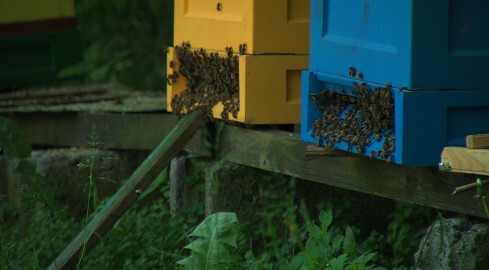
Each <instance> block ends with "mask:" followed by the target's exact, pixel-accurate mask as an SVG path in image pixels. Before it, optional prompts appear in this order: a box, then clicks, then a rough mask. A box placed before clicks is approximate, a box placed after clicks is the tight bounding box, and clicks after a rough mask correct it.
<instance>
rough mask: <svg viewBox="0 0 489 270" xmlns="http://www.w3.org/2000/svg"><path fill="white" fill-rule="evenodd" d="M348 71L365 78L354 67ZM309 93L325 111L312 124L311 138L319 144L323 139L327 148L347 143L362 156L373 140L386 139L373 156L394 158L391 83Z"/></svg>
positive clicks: (354, 85) (355, 85) (359, 84)
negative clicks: (380, 85)
mask: <svg viewBox="0 0 489 270" xmlns="http://www.w3.org/2000/svg"><path fill="white" fill-rule="evenodd" d="M348 74H349V75H350V76H352V77H355V78H363V74H361V73H360V74H361V75H360V76H359V72H357V71H356V69H355V68H353V67H350V69H349V72H348ZM309 96H310V98H311V100H312V102H313V104H314V105H315V106H316V108H317V109H318V110H320V111H323V112H324V113H323V116H322V117H320V118H319V119H318V120H317V121H316V122H314V123H313V125H312V133H311V137H313V138H317V144H318V145H319V146H321V145H322V141H323V139H325V141H326V145H325V146H326V148H332V147H333V144H334V143H340V142H345V143H346V145H347V150H348V151H352V150H353V149H354V148H356V152H357V153H358V154H361V155H363V154H365V149H366V148H367V147H368V146H370V145H371V144H372V142H373V140H376V141H378V142H380V141H381V140H382V138H384V141H383V143H382V150H379V151H372V152H371V153H370V157H371V158H374V157H380V158H383V159H386V160H388V161H392V160H393V155H392V153H393V152H394V150H395V134H394V123H395V121H394V95H393V92H392V86H391V84H390V83H387V84H386V85H385V86H383V87H377V88H375V89H374V90H372V89H371V88H370V87H369V86H368V85H367V84H366V83H365V82H354V83H353V89H352V90H351V91H350V93H349V94H346V91H345V90H344V89H342V88H341V87H340V88H339V89H338V90H337V91H336V89H335V88H334V86H332V87H331V88H330V89H328V90H323V91H321V92H320V93H319V94H310V95H309Z"/></svg>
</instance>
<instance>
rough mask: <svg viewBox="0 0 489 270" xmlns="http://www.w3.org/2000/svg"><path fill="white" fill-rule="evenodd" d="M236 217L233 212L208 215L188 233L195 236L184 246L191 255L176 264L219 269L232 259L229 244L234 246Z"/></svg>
mask: <svg viewBox="0 0 489 270" xmlns="http://www.w3.org/2000/svg"><path fill="white" fill-rule="evenodd" d="M237 223H238V219H237V217H236V214H234V213H216V214H213V215H210V216H208V217H207V218H206V219H204V221H203V222H202V223H200V224H199V226H197V228H195V230H194V231H193V232H192V233H191V234H190V236H191V237H196V239H195V240H193V241H192V242H191V243H190V244H188V245H187V246H185V248H186V249H190V250H191V252H192V255H191V256H190V257H188V258H185V259H184V260H181V261H178V262H177V263H178V264H181V265H183V266H185V269H205V270H207V269H220V268H221V265H222V264H225V263H230V262H232V261H233V258H232V256H231V253H230V252H229V246H231V247H234V248H236V239H237V236H238V225H237Z"/></svg>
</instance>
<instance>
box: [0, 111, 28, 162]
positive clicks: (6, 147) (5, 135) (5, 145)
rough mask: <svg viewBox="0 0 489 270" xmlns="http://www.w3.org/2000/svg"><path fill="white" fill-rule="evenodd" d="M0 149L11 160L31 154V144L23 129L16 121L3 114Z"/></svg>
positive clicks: (0, 121)
mask: <svg viewBox="0 0 489 270" xmlns="http://www.w3.org/2000/svg"><path fill="white" fill-rule="evenodd" d="M0 150H2V151H3V155H4V156H5V158H6V159H7V160H9V161H12V160H14V159H16V158H28V157H30V155H31V146H30V144H29V142H27V139H26V136H25V134H24V133H23V132H22V130H20V128H19V127H18V126H17V124H16V123H15V122H14V121H12V120H10V119H8V118H5V117H1V116H0Z"/></svg>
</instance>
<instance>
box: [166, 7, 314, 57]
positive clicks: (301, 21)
mask: <svg viewBox="0 0 489 270" xmlns="http://www.w3.org/2000/svg"><path fill="white" fill-rule="evenodd" d="M309 9H310V0H266V1H263V0H240V1H236V0H175V26H174V27H175V29H174V44H175V45H180V44H181V43H182V42H186V41H189V42H190V43H191V45H192V47H193V48H205V49H208V50H217V51H224V50H225V48H226V47H227V46H232V47H233V48H234V49H235V51H237V50H238V48H239V45H240V44H244V43H246V44H247V51H248V53H250V54H261V53H282V54H283V53H295V54H308V53H309Z"/></svg>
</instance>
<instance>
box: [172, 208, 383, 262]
mask: <svg viewBox="0 0 489 270" xmlns="http://www.w3.org/2000/svg"><path fill="white" fill-rule="evenodd" d="M319 220H320V225H319V226H318V225H315V224H312V223H308V224H305V226H304V228H307V232H308V237H307V239H296V240H298V241H296V242H295V243H294V242H291V241H288V242H285V243H284V242H279V243H278V244H280V245H285V246H286V247H288V248H291V247H293V246H294V245H295V244H299V245H300V246H302V243H303V242H305V246H302V248H301V249H302V251H301V252H299V253H298V254H293V253H291V254H289V257H284V258H283V259H284V260H280V261H275V262H274V261H271V258H272V257H271V256H270V255H269V254H268V253H267V252H265V253H263V254H262V255H261V256H260V257H259V258H256V257H254V256H253V252H252V250H246V249H238V245H237V244H236V242H237V238H238V230H237V228H238V226H237V218H236V215H234V214H233V213H216V214H214V215H211V216H209V217H207V218H206V219H205V220H204V221H203V222H202V223H201V224H200V225H199V226H198V227H197V228H196V229H195V230H194V232H193V233H192V234H191V235H190V236H193V237H196V239H194V240H193V241H192V242H191V243H190V244H189V245H187V246H186V247H185V248H188V249H190V250H191V256H190V257H187V258H186V259H184V260H181V261H179V262H177V263H179V264H181V265H184V266H185V269H290V270H307V269H331V270H339V269H350V270H362V269H384V268H377V267H374V266H373V265H368V264H369V262H370V261H371V260H372V258H374V256H375V253H368V252H365V253H363V254H362V253H360V249H359V247H358V246H357V244H356V242H355V238H354V233H353V231H352V230H351V228H350V227H347V228H346V230H345V232H344V233H341V231H340V230H339V229H338V228H335V227H331V224H332V220H333V215H332V211H331V210H330V211H328V212H321V213H320V217H319ZM240 252H245V254H244V256H241V254H239V253H240Z"/></svg>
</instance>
